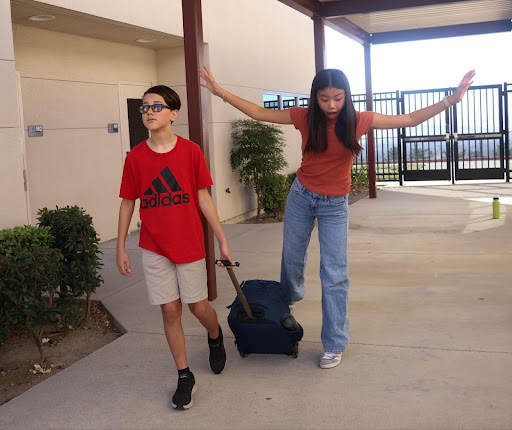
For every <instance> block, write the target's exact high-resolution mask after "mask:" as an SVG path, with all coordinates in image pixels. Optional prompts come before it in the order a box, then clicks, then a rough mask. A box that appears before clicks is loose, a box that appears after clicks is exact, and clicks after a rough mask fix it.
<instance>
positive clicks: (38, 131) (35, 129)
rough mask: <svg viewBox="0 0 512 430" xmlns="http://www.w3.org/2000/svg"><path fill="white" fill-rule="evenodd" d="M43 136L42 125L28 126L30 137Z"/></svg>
mask: <svg viewBox="0 0 512 430" xmlns="http://www.w3.org/2000/svg"><path fill="white" fill-rule="evenodd" d="M42 135H43V126H42V125H29V126H28V137H39V136H42Z"/></svg>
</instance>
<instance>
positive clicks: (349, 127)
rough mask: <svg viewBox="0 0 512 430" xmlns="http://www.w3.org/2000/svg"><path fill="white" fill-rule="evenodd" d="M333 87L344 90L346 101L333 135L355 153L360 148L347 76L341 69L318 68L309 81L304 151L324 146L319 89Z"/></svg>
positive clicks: (319, 149)
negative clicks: (306, 137) (311, 81)
mask: <svg viewBox="0 0 512 430" xmlns="http://www.w3.org/2000/svg"><path fill="white" fill-rule="evenodd" d="M328 87H333V88H338V89H340V90H345V104H344V105H343V108H342V110H341V112H340V113H339V115H338V119H337V121H336V125H335V131H336V136H337V137H338V139H339V140H340V141H341V142H342V143H343V145H345V146H346V147H347V148H348V149H349V150H350V151H351V152H352V154H354V155H359V153H360V152H361V150H362V149H363V148H362V147H361V145H359V143H358V142H357V139H356V126H357V118H356V111H355V109H354V104H353V103H352V94H351V92H350V85H349V83H348V79H347V77H346V76H345V73H343V72H342V71H341V70H338V69H324V70H320V71H319V72H318V73H317V75H316V76H315V79H313V83H312V84H311V94H310V98H309V108H308V115H307V123H308V129H309V136H308V142H307V144H306V148H305V152H314V153H321V152H324V151H325V150H326V149H327V119H326V117H325V114H324V113H323V112H322V110H321V109H320V106H318V96H317V94H318V91H321V90H323V89H325V88H328Z"/></svg>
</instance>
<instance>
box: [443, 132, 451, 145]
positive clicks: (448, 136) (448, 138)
mask: <svg viewBox="0 0 512 430" xmlns="http://www.w3.org/2000/svg"><path fill="white" fill-rule="evenodd" d="M444 139H445V140H446V143H450V133H446V136H445V137H444Z"/></svg>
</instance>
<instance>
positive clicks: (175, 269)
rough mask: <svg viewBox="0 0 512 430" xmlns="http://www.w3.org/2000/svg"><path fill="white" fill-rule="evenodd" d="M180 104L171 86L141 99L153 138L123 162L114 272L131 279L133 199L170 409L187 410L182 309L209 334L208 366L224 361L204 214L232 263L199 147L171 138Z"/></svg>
mask: <svg viewBox="0 0 512 430" xmlns="http://www.w3.org/2000/svg"><path fill="white" fill-rule="evenodd" d="M180 107H181V101H180V98H179V96H178V94H176V92H174V91H173V90H172V89H171V88H169V87H166V86H164V85H158V86H155V87H152V88H150V89H148V90H147V91H146V92H145V93H144V96H143V100H142V106H141V108H140V111H141V113H142V120H143V123H144V126H145V127H146V128H147V129H148V130H150V132H151V137H150V138H149V139H148V140H146V141H144V142H142V143H140V144H139V145H137V146H136V147H135V148H133V150H132V151H130V153H129V154H128V156H127V157H126V160H125V165H124V171H123V179H122V183H121V191H120V194H119V196H120V197H121V198H122V199H123V200H122V202H121V207H120V210H119V228H118V241H117V266H118V269H119V271H120V273H121V274H122V275H125V276H131V265H130V259H129V257H128V254H127V253H126V249H125V243H126V236H127V234H128V227H129V225H130V220H131V218H132V215H133V210H134V206H135V200H136V199H137V198H138V199H140V219H141V221H142V227H141V231H140V241H139V246H140V247H141V248H142V263H143V268H144V275H145V279H146V285H147V290H148V298H149V302H150V303H151V304H153V305H160V307H161V310H162V316H163V322H164V330H165V336H166V338H167V342H168V344H169V347H170V350H171V353H172V355H173V358H174V361H175V363H176V367H177V369H178V387H177V390H176V392H175V394H174V395H173V397H172V400H171V406H172V407H173V408H175V409H176V408H179V409H188V408H190V407H191V406H192V395H193V394H194V393H195V392H196V388H197V387H196V385H195V379H194V375H193V373H192V372H191V371H190V369H189V368H188V364H187V356H186V350H185V335H184V332H183V327H182V325H181V314H182V303H186V304H187V305H188V307H189V309H190V311H191V312H192V314H193V315H194V316H196V317H197V318H198V319H199V321H200V322H201V324H202V325H203V326H204V327H205V328H206V330H207V331H208V346H209V349H210V357H209V361H210V367H211V369H212V371H213V372H214V373H216V374H219V373H220V372H222V370H223V369H224V365H225V363H226V352H225V349H224V343H223V337H222V331H221V328H220V326H219V324H218V320H217V314H216V312H215V310H214V309H213V308H212V307H211V306H210V304H209V302H208V292H207V287H206V265H205V249H204V237H203V229H202V224H201V216H200V214H201V213H202V214H203V215H204V217H205V218H206V220H207V221H208V223H209V224H210V226H211V227H212V229H213V232H214V234H215V236H216V237H217V240H218V242H219V248H220V259H226V260H229V261H231V262H233V261H234V260H233V258H232V256H231V253H230V251H229V247H228V244H227V240H226V237H225V236H224V232H223V231H222V227H221V224H220V221H219V217H218V214H217V210H216V209H215V206H214V204H213V201H212V199H211V197H210V194H209V193H208V190H207V188H206V187H208V186H210V185H212V184H213V182H212V179H211V177H210V173H209V171H208V167H207V166H206V162H205V160H204V157H203V154H202V152H201V150H200V148H199V146H198V145H197V144H195V143H193V142H191V141H189V140H186V139H183V138H182V137H180V136H177V135H176V134H174V133H173V131H172V128H171V124H172V122H173V121H174V120H175V119H176V118H177V116H178V111H179V109H180Z"/></svg>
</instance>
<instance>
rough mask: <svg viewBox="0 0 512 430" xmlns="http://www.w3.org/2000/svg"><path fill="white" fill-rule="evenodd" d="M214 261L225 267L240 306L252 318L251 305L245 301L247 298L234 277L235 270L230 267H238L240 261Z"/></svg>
mask: <svg viewBox="0 0 512 430" xmlns="http://www.w3.org/2000/svg"><path fill="white" fill-rule="evenodd" d="M215 263H222V264H224V266H225V267H226V269H227V271H228V274H229V277H230V278H231V282H233V286H234V287H235V290H236V293H237V295H238V298H239V299H240V302H241V303H242V306H243V307H244V310H245V313H246V314H247V316H248V317H249V318H250V319H254V315H253V313H252V310H251V307H250V306H249V303H248V302H247V299H246V297H245V294H244V292H243V291H242V288H241V287H240V284H239V283H238V280H237V279H236V276H235V272H233V269H232V267H239V266H240V263H239V262H238V261H237V262H235V263H234V264H231V262H230V261H229V260H216V261H215Z"/></svg>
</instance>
